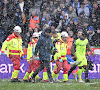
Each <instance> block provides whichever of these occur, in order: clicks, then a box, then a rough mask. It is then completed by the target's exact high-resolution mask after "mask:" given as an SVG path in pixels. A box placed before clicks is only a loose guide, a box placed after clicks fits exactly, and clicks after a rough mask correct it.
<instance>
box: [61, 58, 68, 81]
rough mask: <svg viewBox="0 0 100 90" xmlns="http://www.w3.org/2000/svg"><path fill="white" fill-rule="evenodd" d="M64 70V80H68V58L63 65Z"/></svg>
mask: <svg viewBox="0 0 100 90" xmlns="http://www.w3.org/2000/svg"><path fill="white" fill-rule="evenodd" d="M62 67H63V69H64V72H63V78H64V79H63V81H64V82H67V81H68V62H67V60H64V62H63V65H62Z"/></svg>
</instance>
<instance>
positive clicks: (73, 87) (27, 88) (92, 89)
mask: <svg viewBox="0 0 100 90" xmlns="http://www.w3.org/2000/svg"><path fill="white" fill-rule="evenodd" d="M71 81H72V83H43V82H41V83H24V82H23V81H22V80H21V82H20V83H11V82H10V79H0V90H100V87H99V86H100V79H99V80H91V83H78V82H75V81H74V80H71Z"/></svg>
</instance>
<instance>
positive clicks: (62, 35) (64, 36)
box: [61, 31, 68, 42]
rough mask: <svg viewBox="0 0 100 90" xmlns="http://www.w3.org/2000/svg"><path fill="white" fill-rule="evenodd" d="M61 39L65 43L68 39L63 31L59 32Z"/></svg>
mask: <svg viewBox="0 0 100 90" xmlns="http://www.w3.org/2000/svg"><path fill="white" fill-rule="evenodd" d="M61 38H62V40H63V41H64V42H66V40H67V39H68V33H67V32H65V31H63V32H61Z"/></svg>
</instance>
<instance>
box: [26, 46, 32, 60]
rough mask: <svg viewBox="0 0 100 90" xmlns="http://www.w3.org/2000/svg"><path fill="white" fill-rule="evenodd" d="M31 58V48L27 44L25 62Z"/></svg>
mask: <svg viewBox="0 0 100 90" xmlns="http://www.w3.org/2000/svg"><path fill="white" fill-rule="evenodd" d="M31 57H32V46H31V44H29V45H28V48H27V61H30V58H31Z"/></svg>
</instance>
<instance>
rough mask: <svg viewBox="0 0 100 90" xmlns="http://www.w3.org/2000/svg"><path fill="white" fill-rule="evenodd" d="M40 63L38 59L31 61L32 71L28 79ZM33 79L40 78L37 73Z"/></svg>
mask: <svg viewBox="0 0 100 90" xmlns="http://www.w3.org/2000/svg"><path fill="white" fill-rule="evenodd" d="M40 63H41V62H40V61H39V60H34V61H33V62H32V67H31V70H32V72H31V73H30V75H29V77H28V79H30V78H31V76H32V75H33V73H34V72H35V71H36V69H37V68H38V67H39V66H40ZM35 79H36V81H38V80H39V79H40V77H39V75H38V74H37V75H36V76H35Z"/></svg>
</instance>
